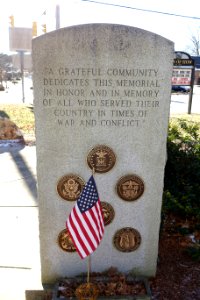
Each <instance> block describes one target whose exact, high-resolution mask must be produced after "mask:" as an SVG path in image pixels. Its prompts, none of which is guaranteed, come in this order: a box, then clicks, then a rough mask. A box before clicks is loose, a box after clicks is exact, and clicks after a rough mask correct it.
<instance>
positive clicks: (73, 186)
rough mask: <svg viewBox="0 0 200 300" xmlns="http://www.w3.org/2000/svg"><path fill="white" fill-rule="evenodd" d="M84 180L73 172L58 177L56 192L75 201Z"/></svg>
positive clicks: (66, 198)
mask: <svg viewBox="0 0 200 300" xmlns="http://www.w3.org/2000/svg"><path fill="white" fill-rule="evenodd" d="M84 185H85V182H84V180H83V179H82V178H81V177H79V176H77V175H74V174H69V175H65V176H63V177H62V178H60V179H59V181H58V183H57V192H58V194H59V196H60V197H61V198H63V199H65V200H68V201H75V200H77V199H78V197H79V196H80V194H81V192H82V190H83V187H84Z"/></svg>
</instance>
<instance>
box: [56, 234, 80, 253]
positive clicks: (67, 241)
mask: <svg viewBox="0 0 200 300" xmlns="http://www.w3.org/2000/svg"><path fill="white" fill-rule="evenodd" d="M58 244H59V246H60V248H61V249H62V250H64V251H66V252H76V248H75V246H74V243H73V241H72V239H71V237H70V234H69V231H68V230H67V229H63V230H62V231H61V232H60V233H59V235H58Z"/></svg>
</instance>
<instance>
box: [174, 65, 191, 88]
mask: <svg viewBox="0 0 200 300" xmlns="http://www.w3.org/2000/svg"><path fill="white" fill-rule="evenodd" d="M191 77H192V69H183V68H176V69H175V68H174V69H173V74H172V85H191Z"/></svg>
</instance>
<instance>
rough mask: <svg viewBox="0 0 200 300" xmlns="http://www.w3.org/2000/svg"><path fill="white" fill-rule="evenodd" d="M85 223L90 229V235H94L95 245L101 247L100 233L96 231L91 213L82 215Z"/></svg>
mask: <svg viewBox="0 0 200 300" xmlns="http://www.w3.org/2000/svg"><path fill="white" fill-rule="evenodd" d="M82 216H83V218H84V220H85V222H86V223H87V226H88V229H89V231H90V234H91V235H92V238H93V239H94V240H95V241H94V242H93V243H94V245H95V246H96V247H97V246H98V245H99V242H100V239H99V237H98V232H97V230H95V229H96V228H95V227H96V225H95V222H94V220H93V219H92V216H91V213H90V212H85V213H83V214H82Z"/></svg>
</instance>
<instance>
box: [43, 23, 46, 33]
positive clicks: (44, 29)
mask: <svg viewBox="0 0 200 300" xmlns="http://www.w3.org/2000/svg"><path fill="white" fill-rule="evenodd" d="M42 31H43V32H44V33H46V32H47V25H46V24H43V25H42Z"/></svg>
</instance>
